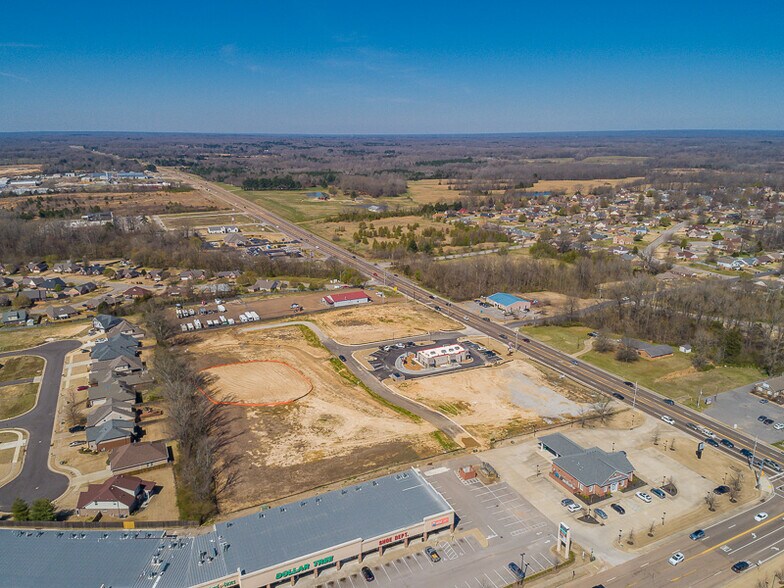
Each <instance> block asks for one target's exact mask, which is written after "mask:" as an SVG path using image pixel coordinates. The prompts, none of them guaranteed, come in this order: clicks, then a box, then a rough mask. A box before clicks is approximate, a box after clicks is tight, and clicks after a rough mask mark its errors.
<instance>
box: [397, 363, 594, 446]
mask: <svg viewBox="0 0 784 588" xmlns="http://www.w3.org/2000/svg"><path fill="white" fill-rule="evenodd" d="M393 386H394V387H396V388H397V389H399V390H400V392H401V393H402V394H403V395H405V396H408V397H410V398H414V399H416V400H418V401H419V402H422V403H424V404H427V405H428V406H431V407H432V408H434V409H436V410H440V411H442V412H444V413H446V414H448V415H450V416H451V417H452V418H453V419H454V420H455V421H456V422H458V423H459V424H461V425H463V426H464V427H465V428H466V429H467V430H468V431H469V432H470V433H471V434H473V435H474V436H475V437H478V438H480V439H482V440H484V441H485V442H488V441H489V440H490V439H501V438H504V437H508V436H510V435H514V434H517V433H520V432H522V431H524V430H526V429H528V428H533V427H534V426H538V427H541V426H542V425H544V424H548V423H553V422H557V421H559V420H562V419H566V418H569V417H576V416H578V414H579V413H580V410H581V405H580V404H578V403H576V402H574V401H572V400H570V399H568V398H567V397H566V396H564V395H562V394H559V393H557V392H561V393H565V392H566V390H564V389H562V388H560V387H559V386H554V385H553V384H552V383H551V382H548V380H547V379H546V377H545V376H544V374H542V373H541V372H540V371H539V370H538V369H537V368H536V367H534V366H533V365H531V364H530V363H528V362H525V361H523V360H519V359H518V360H513V361H509V362H507V363H504V364H503V365H501V366H498V367H483V368H476V369H472V370H464V371H460V372H455V373H451V374H444V375H441V376H433V377H430V378H421V379H416V380H410V381H406V382H400V383H397V384H393Z"/></svg>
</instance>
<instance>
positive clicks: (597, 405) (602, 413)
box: [591, 396, 612, 424]
mask: <svg viewBox="0 0 784 588" xmlns="http://www.w3.org/2000/svg"><path fill="white" fill-rule="evenodd" d="M611 404H612V398H610V397H608V396H604V397H602V398H600V399H599V400H598V401H596V402H594V403H593V405H591V408H593V411H594V412H595V413H596V415H597V416H598V417H599V422H601V423H602V424H604V423H605V421H606V420H607V417H608V416H610V415H611V414H612V407H611Z"/></svg>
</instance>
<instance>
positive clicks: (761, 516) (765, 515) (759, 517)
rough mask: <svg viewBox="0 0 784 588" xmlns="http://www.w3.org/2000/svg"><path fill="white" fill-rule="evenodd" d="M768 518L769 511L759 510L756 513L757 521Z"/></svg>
mask: <svg viewBox="0 0 784 588" xmlns="http://www.w3.org/2000/svg"><path fill="white" fill-rule="evenodd" d="M767 518H768V513H766V512H758V513H757V514H755V515H754V520H755V521H757V522H759V521H764V520H765V519H767Z"/></svg>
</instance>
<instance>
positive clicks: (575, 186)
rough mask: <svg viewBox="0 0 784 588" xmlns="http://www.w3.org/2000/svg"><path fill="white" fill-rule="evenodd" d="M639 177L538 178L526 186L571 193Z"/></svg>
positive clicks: (619, 183) (539, 190)
mask: <svg viewBox="0 0 784 588" xmlns="http://www.w3.org/2000/svg"><path fill="white" fill-rule="evenodd" d="M641 179H642V178H640V177H632V178H619V179H595V180H539V181H538V182H536V183H535V184H534V185H533V186H532V187H531V188H527V190H528V191H530V192H549V191H554V190H559V191H560V190H562V191H564V192H566V193H567V194H572V193H574V192H576V191H578V190H579V191H580V192H583V193H585V192H589V191H590V190H592V189H593V188H598V187H600V186H612V187H617V186H620V185H623V184H626V183H628V182H634V181H637V180H641Z"/></svg>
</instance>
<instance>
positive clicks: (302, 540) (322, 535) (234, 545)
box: [216, 469, 452, 573]
mask: <svg viewBox="0 0 784 588" xmlns="http://www.w3.org/2000/svg"><path fill="white" fill-rule="evenodd" d="M451 510H452V507H451V506H450V505H449V503H448V502H447V501H446V500H444V498H443V497H442V496H441V495H440V494H439V493H438V492H436V491H435V490H434V489H433V487H432V486H431V485H430V484H429V483H428V482H427V481H425V479H424V478H423V477H422V476H421V474H419V473H418V472H417V471H415V470H413V469H410V470H407V471H405V472H401V473H399V474H393V475H390V476H385V477H383V478H377V479H376V480H373V481H370V482H365V483H362V484H357V485H356V486H349V487H346V488H344V489H342V490H335V491H333V492H329V493H327V494H322V495H320V496H316V497H313V498H308V499H306V500H303V501H302V502H295V503H291V504H288V505H285V506H283V507H275V508H271V509H268V510H265V511H263V512H260V513H257V514H253V515H249V516H246V517H243V518H241V519H236V520H233V521H230V522H227V523H220V524H218V525H216V530H217V532H218V535H219V536H222V537H223V539H224V540H225V541H227V542H228V544H229V548H228V550H227V551H226V553H225V558H226V565H227V566H228V568H229V569H237V568H242V569H244V570H246V572H248V573H250V572H252V571H256V570H262V569H265V568H268V567H270V566H274V565H276V564H280V563H282V562H286V561H289V560H292V559H295V558H298V557H302V556H305V555H309V554H311V553H316V552H318V551H321V550H323V549H328V548H330V547H333V546H335V545H340V544H342V543H345V542H347V541H352V540H355V539H358V538H362V539H370V538H373V537H377V536H380V535H384V534H387V533H390V532H392V531H395V530H397V529H402V528H405V527H408V526H411V525H413V524H415V523H418V522H422V520H423V519H424V518H425V517H428V516H432V515H436V514H439V513H442V512H447V511H451Z"/></svg>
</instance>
